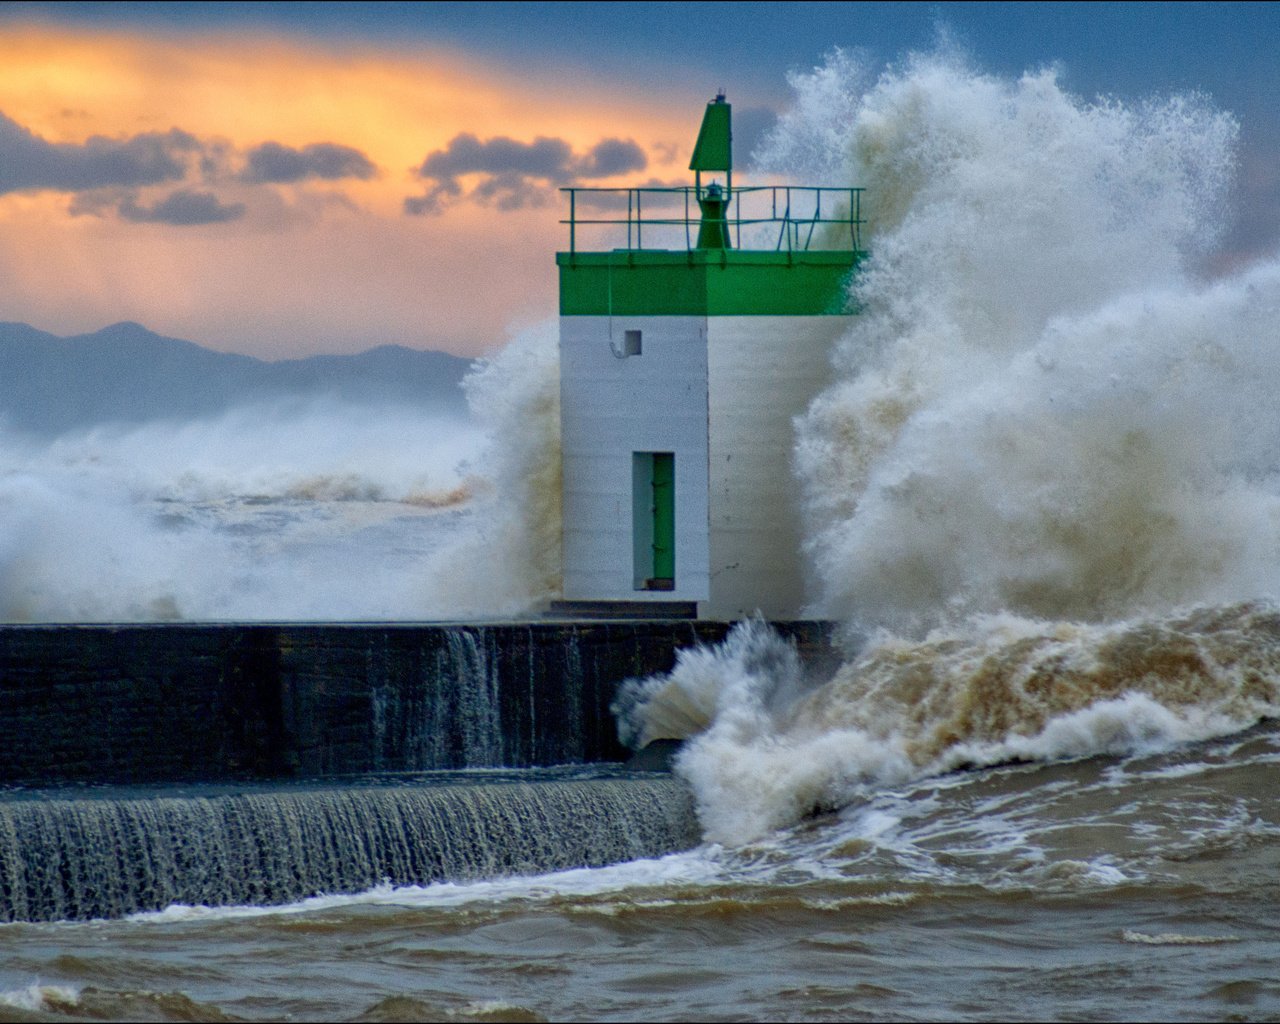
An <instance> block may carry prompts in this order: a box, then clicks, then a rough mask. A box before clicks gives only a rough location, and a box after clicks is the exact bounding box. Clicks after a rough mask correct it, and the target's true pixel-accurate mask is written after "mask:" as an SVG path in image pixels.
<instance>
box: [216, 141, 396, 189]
mask: <svg viewBox="0 0 1280 1024" xmlns="http://www.w3.org/2000/svg"><path fill="white" fill-rule="evenodd" d="M377 171H378V169H377V167H376V166H375V165H374V164H373V162H372V161H371V160H370V159H369V158H368V157H367V156H365V155H364V154H363V153H362V152H360V150H358V149H354V148H352V147H351V146H340V145H338V144H337V143H336V142H316V143H312V144H311V145H309V146H303V147H302V149H294V148H293V147H292V146H282V145H281V144H280V143H278V142H264V143H263V144H262V145H260V146H255V147H254V148H253V149H251V150H249V152H248V163H247V164H246V166H245V169H244V170H243V171H242V172H241V174H240V179H241V180H242V181H247V182H250V183H252V184H292V183H293V182H297V181H303V180H305V179H308V178H320V179H323V180H325V181H337V180H339V179H341V178H360V179H362V180H367V179H369V178H372V177H373V176H374V175H375V174H377Z"/></svg>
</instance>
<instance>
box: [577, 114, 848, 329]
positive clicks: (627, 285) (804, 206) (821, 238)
mask: <svg viewBox="0 0 1280 1024" xmlns="http://www.w3.org/2000/svg"><path fill="white" fill-rule="evenodd" d="M689 169H690V170H691V171H693V172H694V183H693V185H692V186H686V187H684V188H620V189H607V188H566V189H562V191H563V192H565V193H566V194H567V196H568V199H569V218H568V220H565V221H563V222H562V223H564V224H566V225H567V226H568V228H569V249H568V251H567V252H559V253H557V254H556V263H557V264H559V267H560V315H561V316H821V315H831V314H843V313H848V312H851V310H850V309H849V300H848V288H849V279H850V277H851V275H852V273H853V270H854V268H855V267H856V265H857V263H858V261H859V259H861V258H862V257H863V256H864V255H865V253H864V252H863V251H862V248H861V228H862V190H861V189H858V188H830V187H826V186H807V185H763V186H759V185H758V186H750V187H746V188H734V187H733V124H732V108H731V106H730V104H729V103H728V102H726V100H725V97H724V94H723V93H720V94H718V95H717V96H716V98H715V99H713V100H712V101H711V102H710V103H708V104H707V108H706V112H705V113H704V114H703V118H702V127H701V129H700V130H699V132H698V138H697V142H696V143H695V144H694V147H693V157H692V159H691V160H690V161H689ZM704 174H708V175H717V174H723V176H724V180H723V182H721V181H720V180H717V179H716V178H715V177H712V178H711V180H709V181H707V182H705V183H704V181H703V175H704Z"/></svg>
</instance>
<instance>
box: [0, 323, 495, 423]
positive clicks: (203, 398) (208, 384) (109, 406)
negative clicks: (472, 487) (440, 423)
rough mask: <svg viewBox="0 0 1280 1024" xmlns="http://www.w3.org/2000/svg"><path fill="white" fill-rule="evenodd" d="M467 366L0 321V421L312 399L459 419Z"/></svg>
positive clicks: (68, 419)
mask: <svg viewBox="0 0 1280 1024" xmlns="http://www.w3.org/2000/svg"><path fill="white" fill-rule="evenodd" d="M470 368H471V361H470V360H468V359H461V358H459V357H457V356H451V355H447V354H445V353H443V352H421V351H417V350H415V349H409V348H403V347H401V346H399V345H384V346H381V347H379V348H374V349H370V350H369V351H368V352H362V353H360V354H359V355H353V356H311V357H309V358H307V359H286V360H282V361H280V362H266V361H264V360H261V359H255V358H253V357H252V356H241V355H231V354H228V353H225V352H213V351H211V350H209V349H206V348H201V347H200V346H199V345H196V344H193V343H192V342H189V341H180V340H179V339H177V338H165V337H162V336H160V335H159V334H155V333H154V332H152V331H149V330H147V329H146V328H145V327H143V326H141V325H140V324H135V323H119V324H113V325H112V326H110V327H104V328H103V329H102V330H100V331H95V332H94V333H93V334H81V335H77V336H75V337H71V338H59V337H57V336H56V335H53V334H48V333H46V332H45V331H40V330H37V329H36V328H34V327H31V326H29V325H28V324H22V323H3V322H0V423H3V424H5V425H7V426H9V427H12V428H16V429H19V430H23V431H29V432H35V433H42V434H57V433H62V432H63V431H66V430H71V429H74V428H77V427H86V426H91V425H94V424H98V423H108V422H116V423H138V422H143V421H146V420H157V419H190V418H192V417H197V416H206V415H210V414H215V413H218V412H221V411H223V410H225V409H229V408H233V407H235V406H239V405H244V404H246V403H250V402H259V401H273V400H280V399H287V398H303V399H307V398H320V397H328V398H335V399H339V400H342V401H346V402H350V403H359V404H363V405H369V404H376V405H387V404H395V405H414V406H418V407H427V408H432V409H438V410H439V411H441V412H446V413H453V414H461V413H463V412H464V411H465V409H466V401H465V399H464V397H463V394H462V390H461V388H460V387H459V384H460V382H461V380H462V378H463V376H464V375H465V374H466V372H467V371H468V370H469V369H470Z"/></svg>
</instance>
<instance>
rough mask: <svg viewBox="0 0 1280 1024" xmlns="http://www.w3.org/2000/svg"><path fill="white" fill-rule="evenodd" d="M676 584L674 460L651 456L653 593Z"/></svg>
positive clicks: (669, 454)
mask: <svg viewBox="0 0 1280 1024" xmlns="http://www.w3.org/2000/svg"><path fill="white" fill-rule="evenodd" d="M675 585H676V457H675V454H674V453H672V452H654V453H653V583H652V584H651V586H652V589H654V590H673V589H675Z"/></svg>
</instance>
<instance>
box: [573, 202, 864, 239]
mask: <svg viewBox="0 0 1280 1024" xmlns="http://www.w3.org/2000/svg"><path fill="white" fill-rule="evenodd" d="M560 191H561V192H567V193H568V194H569V217H568V219H567V220H562V221H561V222H560V223H561V224H566V225H568V227H569V252H570V253H575V252H577V251H578V242H579V231H580V229H581V228H589V229H604V230H605V231H606V233H610V232H609V230H608V229H613V233H615V237H616V238H617V239H618V240H621V239H622V237H623V231H622V229H624V228H625V239H626V245H625V246H619V245H617V244H614V245H612V246H607V247H605V248H609V249H620V248H626V249H629V250H643V249H645V248H646V246H645V231H646V229H647V230H648V233H649V234H648V237H649V239H650V240H651V242H656V243H661V244H650V245H649V246H648V248H649V249H651V250H664V251H670V250H672V249H675V248H679V241H680V239H681V237H683V240H684V248H686V249H689V250H692V249H695V248H697V244H696V243H697V238H698V229H699V227H700V226H701V224H702V213H701V209H700V207H699V206H698V199H699V198H700V197H701V198H706V197H707V189H706V188H705V187H704V188H703V189H702V190H701V192H700V193H699V191H698V189H696V188H694V187H693V186H688V187H685V188H562V189H561V190H560ZM862 192H863V190H862V189H860V188H829V187H827V186H813V185H754V186H749V187H746V188H735V189H733V191H732V192H731V193H730V198H729V205H728V207H727V208H726V210H725V214H724V218H723V224H724V226H725V229H726V231H727V234H728V237H729V238H731V239H732V247H733V248H735V249H742V248H743V234H744V229H745V234H746V236H747V246H746V248H748V249H751V250H761V249H765V250H767V249H773V250H775V251H778V252H795V251H800V252H803V251H806V250H808V249H810V248H814V247H815V242H816V243H817V246H816V247H821V248H824V249H833V248H843V247H844V245H843V243H844V241H845V240H846V239H847V241H848V247H849V248H850V249H852V250H854V251H855V252H857V251H860V250H861V249H862V224H863V220H862ZM744 200H745V202H744ZM624 203H625V210H626V215H625V216H623V215H622V212H623V208H624ZM744 205H745V207H746V212H745V213H744V212H743V207H744ZM682 207H683V214H682V215H681V213H680V211H681V208H682ZM584 208H585V209H586V210H588V211H589V212H597V211H601V212H605V213H608V212H615V211H616V215H615V216H595V217H590V216H588V217H584V216H581V213H582V211H583V209H584ZM655 210H656V214H652V213H649V212H648V211H655ZM673 210H674V211H675V212H674V214H673V212H672V211H673ZM771 225H776V231H775V229H774V228H773V227H771ZM828 225H830V227H828ZM673 242H674V243H676V244H674V245H673V244H672V243H673Z"/></svg>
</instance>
